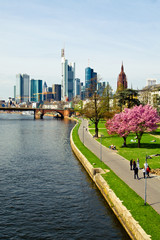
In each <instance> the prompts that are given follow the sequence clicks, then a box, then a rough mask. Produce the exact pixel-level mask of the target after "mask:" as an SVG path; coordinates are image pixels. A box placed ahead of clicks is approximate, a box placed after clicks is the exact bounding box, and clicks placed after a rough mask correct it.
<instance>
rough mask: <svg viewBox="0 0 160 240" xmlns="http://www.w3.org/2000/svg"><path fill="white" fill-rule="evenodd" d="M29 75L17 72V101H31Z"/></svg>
mask: <svg viewBox="0 0 160 240" xmlns="http://www.w3.org/2000/svg"><path fill="white" fill-rule="evenodd" d="M29 78H30V77H29V75H27V74H23V75H22V74H17V75H16V99H15V100H16V101H17V102H18V103H21V102H29V87H30V86H29Z"/></svg>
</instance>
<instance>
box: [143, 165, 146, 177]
mask: <svg viewBox="0 0 160 240" xmlns="http://www.w3.org/2000/svg"><path fill="white" fill-rule="evenodd" d="M145 176H146V169H145V167H144V168H143V177H144V178H145Z"/></svg>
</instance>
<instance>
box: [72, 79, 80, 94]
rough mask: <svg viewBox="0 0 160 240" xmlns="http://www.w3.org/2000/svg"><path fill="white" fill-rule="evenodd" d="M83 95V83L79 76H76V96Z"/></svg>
mask: <svg viewBox="0 0 160 240" xmlns="http://www.w3.org/2000/svg"><path fill="white" fill-rule="evenodd" d="M80 95H81V83H80V79H79V78H75V87H74V96H75V97H76V96H77V97H80Z"/></svg>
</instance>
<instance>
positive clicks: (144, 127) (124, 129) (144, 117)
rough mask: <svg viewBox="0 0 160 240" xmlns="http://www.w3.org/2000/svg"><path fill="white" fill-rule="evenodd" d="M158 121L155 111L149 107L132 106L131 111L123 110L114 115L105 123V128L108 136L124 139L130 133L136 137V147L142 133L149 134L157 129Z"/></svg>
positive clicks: (159, 119)
mask: <svg viewBox="0 0 160 240" xmlns="http://www.w3.org/2000/svg"><path fill="white" fill-rule="evenodd" d="M159 121H160V118H159V116H158V113H157V110H156V109H153V108H152V107H151V106H149V105H145V106H142V105H140V106H134V107H133V108H132V109H127V108H126V109H124V111H123V112H121V113H119V114H116V115H115V116H114V117H113V118H112V119H111V120H108V121H107V122H106V128H107V130H108V133H109V134H118V135H119V136H121V137H123V139H124V146H126V138H127V136H128V135H129V133H130V132H133V133H135V134H136V136H137V140H138V147H139V148H140V141H141V138H142V135H143V133H144V132H151V131H153V130H154V129H156V128H157V127H158V125H157V123H158V122H159Z"/></svg>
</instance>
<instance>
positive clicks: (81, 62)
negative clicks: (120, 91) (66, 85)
mask: <svg viewBox="0 0 160 240" xmlns="http://www.w3.org/2000/svg"><path fill="white" fill-rule="evenodd" d="M159 11H160V1H159V0H134V1H128V0H114V1H113V0H5V1H4V0H0V36H1V37H0V86H1V87H0V100H2V99H5V100H7V99H8V97H14V96H13V95H14V93H13V86H14V85H15V84H16V74H18V73H22V74H23V73H27V74H29V75H30V78H34V79H42V80H43V81H46V82H47V85H48V86H52V84H54V83H57V84H61V49H62V48H65V57H66V59H68V61H69V62H75V64H76V74H75V75H76V77H77V78H80V79H81V81H82V82H84V81H85V68H86V67H88V66H89V67H91V68H93V69H94V71H95V72H97V74H98V76H99V78H100V79H101V81H105V82H109V84H110V85H111V87H112V88H113V90H116V86H117V77H118V75H119V73H120V70H121V64H122V62H123V65H124V71H125V73H126V75H127V80H128V87H129V88H131V87H132V88H134V89H142V88H143V87H145V86H146V80H147V79H149V78H152V79H157V83H160V14H159Z"/></svg>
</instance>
